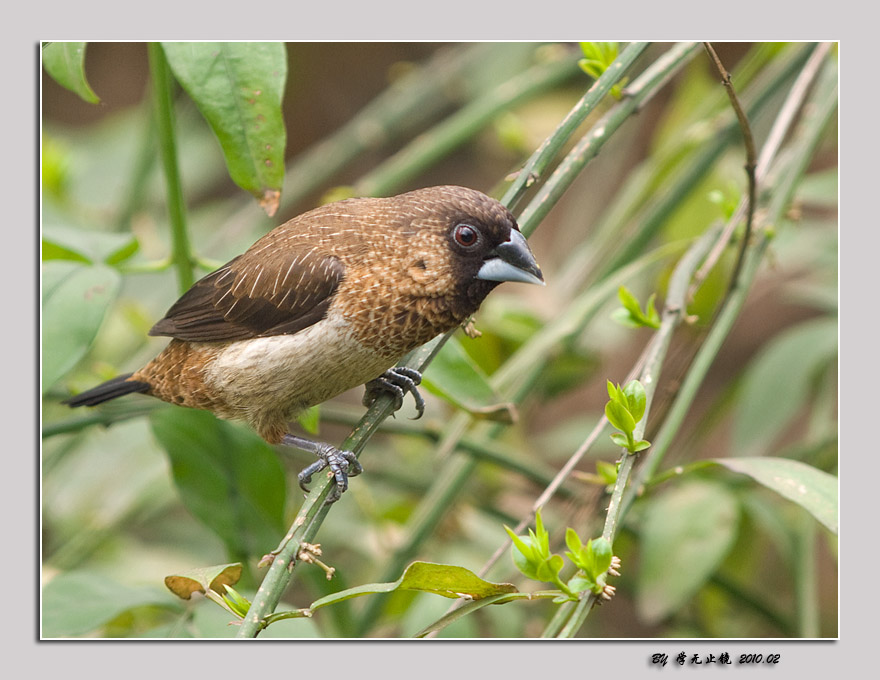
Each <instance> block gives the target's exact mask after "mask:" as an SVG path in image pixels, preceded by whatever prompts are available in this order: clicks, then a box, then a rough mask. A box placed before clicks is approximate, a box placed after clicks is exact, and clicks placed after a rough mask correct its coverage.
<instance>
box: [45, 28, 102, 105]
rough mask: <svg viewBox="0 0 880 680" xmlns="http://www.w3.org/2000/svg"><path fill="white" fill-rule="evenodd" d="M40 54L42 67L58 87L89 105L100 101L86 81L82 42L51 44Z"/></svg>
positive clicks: (84, 46) (84, 51)
mask: <svg viewBox="0 0 880 680" xmlns="http://www.w3.org/2000/svg"><path fill="white" fill-rule="evenodd" d="M42 53H43V67H44V68H45V69H46V70H47V71H48V72H49V75H51V76H52V77H53V78H54V79H55V80H56V81H57V82H58V84H59V85H63V86H64V87H66V88H67V89H68V90H70V91H71V92H74V93H76V94H78V95H79V96H80V98H81V99H83V100H84V101H87V102H89V103H90V104H97V103H99V102H100V101H101V99H100V98H99V97H98V95H96V94H95V93H94V92H93V91H92V88H91V86H90V85H89V83H88V81H87V80H86V72H85V58H86V44H85V43H84V42H53V43H50V44H48V45H46V46H45V47H44V48H43V50H42Z"/></svg>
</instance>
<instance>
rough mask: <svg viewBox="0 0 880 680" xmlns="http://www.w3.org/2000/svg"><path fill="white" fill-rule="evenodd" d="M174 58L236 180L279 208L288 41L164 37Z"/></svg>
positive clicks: (165, 47)
mask: <svg viewBox="0 0 880 680" xmlns="http://www.w3.org/2000/svg"><path fill="white" fill-rule="evenodd" d="M162 48H163V50H164V51H165V56H166V57H167V59H168V64H169V66H170V67H171V70H172V71H173V72H174V75H175V77H176V78H177V79H178V81H180V84H181V85H182V86H183V88H184V89H185V90H186V91H187V94H189V96H190V97H192V99H193V101H195V103H196V106H198V107H199V111H201V112H202V115H203V116H204V117H205V118H206V119H207V121H208V123H210V125H211V128H212V129H213V130H214V134H216V135H217V139H218V140H220V146H221V147H222V148H223V155H224V156H225V158H226V166H227V167H228V169H229V174H230V176H231V177H232V179H233V181H234V182H235V183H236V184H238V186H240V187H241V188H242V189H244V190H246V191H249V192H250V193H252V194H253V195H254V196H256V197H257V199H258V200H260V202H261V203H264V202H265V204H264V208H265V209H266V212H267V213H268V214H269V215H270V216H271V215H274V214H275V211H276V210H277V208H278V199H279V195H280V192H281V184H282V180H283V179H284V149H285V145H286V142H287V135H286V132H285V128H284V118H283V117H282V115H281V102H282V98H283V95H284V85H285V81H286V79H287V52H286V50H285V48H284V43H278V42H260V43H248V42H241V43H221V42H198V43H192V42H179V43H178V42H166V43H162Z"/></svg>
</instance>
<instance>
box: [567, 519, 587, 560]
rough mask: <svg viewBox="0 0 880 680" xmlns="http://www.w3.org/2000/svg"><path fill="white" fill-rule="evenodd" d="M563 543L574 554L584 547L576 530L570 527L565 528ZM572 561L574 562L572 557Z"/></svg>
mask: <svg viewBox="0 0 880 680" xmlns="http://www.w3.org/2000/svg"><path fill="white" fill-rule="evenodd" d="M565 545H567V546H568V549H569V550H570V551H571V552H572V553H573V554H574V555H580V553H581V550H583V548H584V544H583V542H581V537H580V536H578V535H577V532H576V531H575V530H574V529H572V528H571V527H568V528H567V529H566V530H565ZM572 562H575V560H574V559H573V558H572Z"/></svg>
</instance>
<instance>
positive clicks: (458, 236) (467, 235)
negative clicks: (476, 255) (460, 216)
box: [452, 224, 480, 248]
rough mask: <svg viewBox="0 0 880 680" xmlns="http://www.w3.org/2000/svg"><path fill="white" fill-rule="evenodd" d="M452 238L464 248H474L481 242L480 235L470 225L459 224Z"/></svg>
mask: <svg viewBox="0 0 880 680" xmlns="http://www.w3.org/2000/svg"><path fill="white" fill-rule="evenodd" d="M452 237H453V238H454V239H455V242H456V243H457V244H458V245H460V246H462V247H463V248H473V247H474V246H475V245H477V242H478V241H479V240H480V233H479V232H478V231H477V230H476V229H474V228H473V227H472V226H471V225H469V224H459V225H457V226H456V227H455V229H454V230H453V232H452Z"/></svg>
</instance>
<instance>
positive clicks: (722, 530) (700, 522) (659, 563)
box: [636, 481, 739, 623]
mask: <svg viewBox="0 0 880 680" xmlns="http://www.w3.org/2000/svg"><path fill="white" fill-rule="evenodd" d="M738 522H739V508H738V504H737V501H736V498H735V497H734V495H733V494H732V493H731V492H730V491H729V490H728V488H727V487H726V486H724V485H723V484H719V483H716V482H709V481H691V482H687V483H684V484H681V485H680V486H677V487H675V488H672V489H669V490H668V491H666V492H665V493H663V494H662V495H660V496H658V497H657V498H655V499H652V500H651V501H650V503H648V507H647V508H646V512H645V518H644V523H643V525H642V528H641V532H640V533H641V536H642V550H641V560H640V562H639V572H638V580H637V586H636V595H637V599H636V609H637V610H638V613H639V616H640V617H641V618H642V619H644V620H645V621H646V622H648V623H657V622H659V621H661V620H662V619H664V618H665V617H667V616H669V615H671V614H673V613H675V612H677V611H678V610H679V609H681V608H682V607H683V606H684V605H685V604H687V602H688V600H690V598H691V597H692V596H693V595H694V593H696V592H697V591H698V590H699V589H700V588H701V587H702V586H703V584H704V583H705V582H706V580H707V579H708V578H709V577H710V576H711V575H712V574H713V573H714V572H715V570H716V569H717V568H718V566H719V565H720V564H721V562H722V561H723V560H724V557H725V555H727V552H728V551H729V550H730V548H731V546H732V545H733V542H734V539H735V538H736V532H737V525H738Z"/></svg>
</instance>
